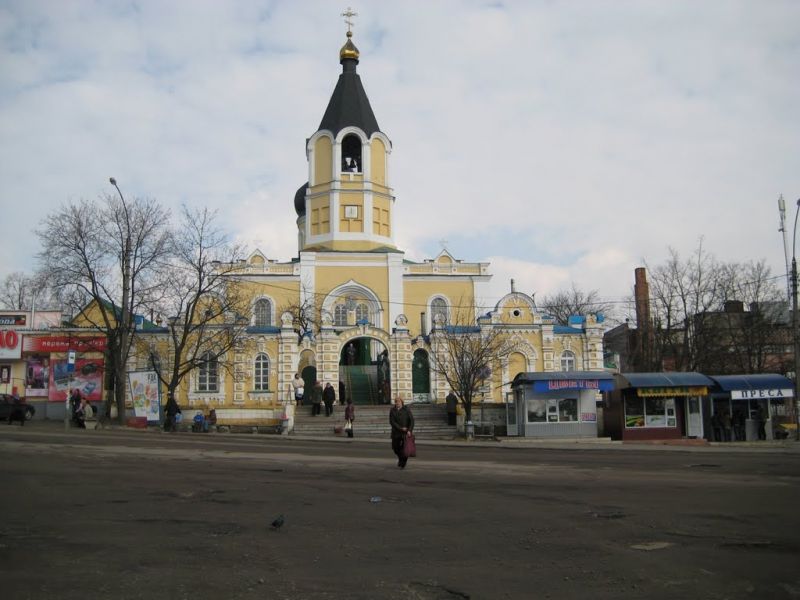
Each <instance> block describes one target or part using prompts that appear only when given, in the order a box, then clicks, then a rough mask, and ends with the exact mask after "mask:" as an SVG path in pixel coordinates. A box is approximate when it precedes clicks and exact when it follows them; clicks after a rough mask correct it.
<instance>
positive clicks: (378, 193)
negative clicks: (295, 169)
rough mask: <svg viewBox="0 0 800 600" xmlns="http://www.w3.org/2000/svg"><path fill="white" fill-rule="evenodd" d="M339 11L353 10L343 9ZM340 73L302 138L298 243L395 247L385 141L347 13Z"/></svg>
mask: <svg viewBox="0 0 800 600" xmlns="http://www.w3.org/2000/svg"><path fill="white" fill-rule="evenodd" d="M344 16H346V17H351V16H354V13H351V12H350V11H348V13H345V15H344ZM347 23H348V31H347V41H346V42H345V44H344V46H342V48H341V50H340V51H339V63H340V64H341V65H342V73H341V74H340V75H339V80H338V82H337V83H336V87H335V89H334V90H333V94H332V95H331V99H330V101H329V102H328V107H327V109H326V110H325V114H324V115H323V117H322V121H321V122H320V124H319V127H318V129H317V131H316V132H315V133H314V134H313V135H312V136H311V137H310V138H309V139H308V141H307V142H306V158H307V160H308V183H306V184H304V185H303V186H301V187H300V189H298V190H297V193H296V194H295V199H294V206H295V210H296V211H297V215H298V218H297V226H298V246H299V251H323V252H324V251H343V252H370V251H381V250H383V249H385V250H389V251H391V250H396V248H395V245H394V231H393V225H392V208H393V205H394V196H393V194H392V189H391V187H389V155H390V154H391V151H392V143H391V141H390V140H389V138H388V137H387V136H386V135H385V134H384V133H383V132H381V131H380V128H379V127H378V122H377V120H376V119H375V115H374V114H373V112H372V107H371V106H370V103H369V99H368V98H367V94H366V92H365V91H364V87H363V85H362V84H361V77H359V75H358V73H357V71H356V67H357V66H358V62H359V56H360V53H359V51H358V48H356V46H355V44H354V43H353V40H352V37H353V32H352V31H351V30H350V26H351V25H352V23H351V22H350V21H347Z"/></svg>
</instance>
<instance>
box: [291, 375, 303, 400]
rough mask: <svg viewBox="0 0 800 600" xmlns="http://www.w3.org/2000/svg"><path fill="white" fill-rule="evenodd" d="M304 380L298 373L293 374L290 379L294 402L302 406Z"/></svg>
mask: <svg viewBox="0 0 800 600" xmlns="http://www.w3.org/2000/svg"><path fill="white" fill-rule="evenodd" d="M304 385H305V382H304V381H303V378H302V377H300V373H295V374H294V379H292V388H293V389H294V403H295V404H296V405H297V406H303V391H304V390H303V386H304Z"/></svg>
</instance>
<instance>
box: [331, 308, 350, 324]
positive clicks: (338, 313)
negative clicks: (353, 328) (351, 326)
mask: <svg viewBox="0 0 800 600" xmlns="http://www.w3.org/2000/svg"><path fill="white" fill-rule="evenodd" d="M333 326H334V327H347V305H346V304H337V305H336V306H334V307H333Z"/></svg>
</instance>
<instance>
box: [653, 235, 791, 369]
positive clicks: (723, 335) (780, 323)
mask: <svg viewBox="0 0 800 600" xmlns="http://www.w3.org/2000/svg"><path fill="white" fill-rule="evenodd" d="M650 290H651V295H652V311H651V314H652V319H653V323H652V344H653V346H654V347H653V348H652V357H653V362H654V364H655V365H657V368H658V367H660V368H663V369H666V370H676V371H695V370H697V371H703V372H708V373H717V374H723V373H754V372H763V371H765V370H773V371H774V370H782V371H785V369H786V364H785V363H786V361H787V360H788V359H789V358H790V357H789V356H788V355H786V354H785V352H783V351H782V350H781V349H782V348H785V347H786V346H787V345H788V343H789V342H788V340H789V339H790V338H789V337H787V336H788V335H789V329H788V322H789V314H788V312H787V309H788V307H787V306H786V302H785V300H784V298H783V295H782V293H781V290H779V289H778V287H777V285H776V284H775V281H774V278H772V277H771V275H770V270H769V268H768V267H767V266H766V264H765V262H764V261H763V260H762V261H750V262H748V263H723V262H720V261H718V260H717V259H716V258H715V257H714V256H713V255H711V254H709V253H708V252H706V250H705V248H704V246H703V240H702V239H701V240H700V241H699V243H698V245H697V248H696V249H695V251H694V253H693V254H692V256H690V257H689V258H687V259H683V258H682V257H681V256H680V255H679V254H678V252H677V251H675V250H674V249H670V256H669V258H668V259H667V261H666V262H665V263H664V264H662V265H659V266H656V267H655V268H653V269H651V270H650ZM640 329H641V326H640Z"/></svg>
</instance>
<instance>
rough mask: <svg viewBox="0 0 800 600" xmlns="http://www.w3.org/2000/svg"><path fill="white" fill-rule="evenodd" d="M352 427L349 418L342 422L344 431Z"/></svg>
mask: <svg viewBox="0 0 800 600" xmlns="http://www.w3.org/2000/svg"><path fill="white" fill-rule="evenodd" d="M352 428H353V422H352V421H351V420H350V419H347V421H345V422H344V429H345V431H350V430H351V429H352Z"/></svg>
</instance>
